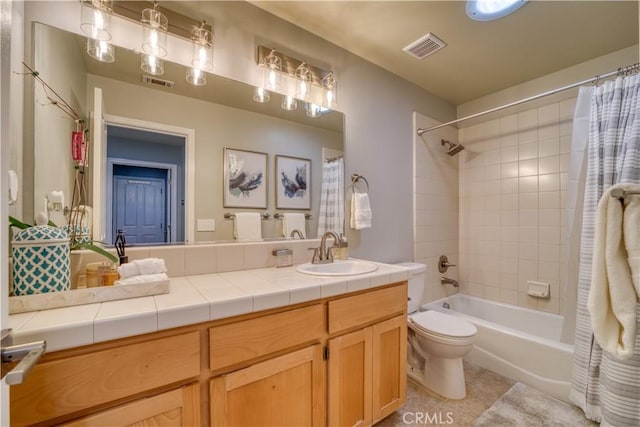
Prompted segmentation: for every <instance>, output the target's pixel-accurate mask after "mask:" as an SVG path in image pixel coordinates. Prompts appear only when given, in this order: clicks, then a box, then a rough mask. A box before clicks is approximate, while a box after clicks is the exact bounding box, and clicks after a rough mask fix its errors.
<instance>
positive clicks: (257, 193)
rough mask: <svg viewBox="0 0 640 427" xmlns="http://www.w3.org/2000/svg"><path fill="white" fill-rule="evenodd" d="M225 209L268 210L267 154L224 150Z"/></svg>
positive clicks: (232, 149) (231, 149)
mask: <svg viewBox="0 0 640 427" xmlns="http://www.w3.org/2000/svg"><path fill="white" fill-rule="evenodd" d="M223 157H224V179H223V182H224V192H223V194H224V196H223V198H224V200H223V205H224V207H225V208H255V209H266V208H267V185H266V182H267V153H260V152H257V151H246V150H237V149H235V148H225V149H224V156H223Z"/></svg>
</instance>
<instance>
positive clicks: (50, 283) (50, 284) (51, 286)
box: [11, 225, 71, 295]
mask: <svg viewBox="0 0 640 427" xmlns="http://www.w3.org/2000/svg"><path fill="white" fill-rule="evenodd" d="M11 243H12V249H11V253H12V256H13V292H14V294H15V295H27V294H39V293H43V292H56V291H68V290H69V289H70V288H71V280H69V235H68V234H67V233H66V231H64V230H61V229H59V228H55V227H49V226H47V225H38V226H35V227H30V228H26V229H24V230H20V232H18V233H17V234H16V235H15V236H14V239H13V241H12V242H11Z"/></svg>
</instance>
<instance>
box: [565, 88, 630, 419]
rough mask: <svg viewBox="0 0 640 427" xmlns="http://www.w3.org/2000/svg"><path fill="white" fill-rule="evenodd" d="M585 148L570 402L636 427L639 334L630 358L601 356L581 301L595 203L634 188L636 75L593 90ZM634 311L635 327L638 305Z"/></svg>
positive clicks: (587, 278)
mask: <svg viewBox="0 0 640 427" xmlns="http://www.w3.org/2000/svg"><path fill="white" fill-rule="evenodd" d="M587 144H588V146H587V152H588V162H587V171H586V177H587V178H586V184H585V192H584V203H583V216H582V235H581V242H580V263H579V273H578V302H577V311H576V333H575V355H574V361H573V372H572V387H571V400H572V401H573V402H574V403H576V404H577V405H578V406H579V407H581V408H582V409H583V410H584V412H585V414H586V416H587V417H589V418H590V419H593V420H596V421H601V422H602V425H614V426H617V427H624V426H635V427H637V426H639V425H640V335H636V340H635V348H634V355H633V357H632V358H630V359H627V360H618V359H616V358H614V357H613V356H612V355H610V354H608V353H606V352H604V351H603V350H602V349H601V348H600V346H599V345H598V344H597V342H596V341H595V339H594V336H593V332H592V330H591V319H590V317H589V312H588V310H587V299H588V296H589V288H590V284H591V265H592V257H593V240H594V231H595V222H596V211H597V205H598V201H599V200H600V197H601V196H602V194H603V193H604V192H605V191H606V190H607V189H608V188H609V187H610V186H612V185H614V184H617V183H640V76H639V75H633V76H627V77H618V78H616V80H615V81H609V82H606V83H605V84H604V85H602V86H600V87H597V88H595V90H593V95H592V98H591V112H590V120H589V132H588V142H587ZM638 227H640V224H638ZM636 312H637V320H638V322H639V323H640V304H636ZM638 331H640V324H639V325H638Z"/></svg>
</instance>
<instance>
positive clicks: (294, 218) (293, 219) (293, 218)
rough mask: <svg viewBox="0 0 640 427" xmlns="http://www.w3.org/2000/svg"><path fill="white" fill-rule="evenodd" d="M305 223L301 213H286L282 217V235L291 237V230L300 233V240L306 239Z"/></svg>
mask: <svg viewBox="0 0 640 427" xmlns="http://www.w3.org/2000/svg"><path fill="white" fill-rule="evenodd" d="M305 229H306V221H305V217H304V214H303V213H286V214H283V215H282V234H283V235H284V237H289V236H291V232H292V231H293V230H298V231H299V232H300V233H302V238H303V239H306V238H307V232H306V230H305Z"/></svg>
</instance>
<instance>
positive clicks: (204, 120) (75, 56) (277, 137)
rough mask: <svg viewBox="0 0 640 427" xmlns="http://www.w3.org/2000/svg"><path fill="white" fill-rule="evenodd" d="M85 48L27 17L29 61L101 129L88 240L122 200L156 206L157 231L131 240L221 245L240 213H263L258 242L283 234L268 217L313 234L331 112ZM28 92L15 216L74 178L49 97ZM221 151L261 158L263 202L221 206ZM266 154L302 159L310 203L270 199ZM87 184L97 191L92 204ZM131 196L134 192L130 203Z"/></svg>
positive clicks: (69, 127)
mask: <svg viewBox="0 0 640 427" xmlns="http://www.w3.org/2000/svg"><path fill="white" fill-rule="evenodd" d="M86 44H87V42H86V39H84V38H83V37H81V36H79V35H77V34H73V33H69V32H66V31H64V30H60V29H57V28H53V27H50V26H47V25H43V24H35V26H34V38H33V46H34V58H33V59H32V60H33V63H32V66H33V68H34V69H35V70H37V71H38V73H39V76H40V77H41V78H42V79H43V80H45V81H46V82H47V83H48V84H49V85H50V86H51V87H52V88H54V89H55V90H56V91H57V92H58V93H59V94H60V95H61V96H62V97H63V98H64V99H65V100H66V101H67V102H69V103H70V104H71V105H72V106H73V107H74V109H76V110H77V111H78V112H79V114H80V115H81V116H82V117H83V118H84V119H85V120H86V122H87V123H90V122H96V120H97V119H98V118H99V117H98V116H101V117H102V118H103V119H104V124H105V127H104V134H102V135H98V136H97V137H99V138H102V145H103V146H102V150H98V151H96V150H94V151H93V152H91V157H92V158H93V156H99V157H97V159H98V160H99V161H98V163H97V164H98V166H97V167H94V168H90V173H89V175H90V177H89V180H88V181H89V182H88V184H89V185H88V188H89V196H88V205H89V206H90V207H91V208H92V209H97V210H99V214H98V215H95V216H94V218H97V220H96V222H97V223H95V224H92V226H93V227H94V228H96V229H100V230H102V231H101V233H100V234H101V235H100V236H98V237H99V240H102V241H104V242H106V243H111V242H113V237H114V235H115V229H116V228H117V227H119V225H118V224H119V222H118V221H121V220H122V217H123V215H125V216H126V215H129V214H130V212H132V210H131V209H130V207H131V206H132V205H133V203H137V204H139V205H140V208H139V209H138V210H137V212H138V213H137V215H141V216H142V217H145V215H147V216H149V217H151V216H153V215H152V214H149V212H147V211H149V210H153V211H154V212H157V211H162V215H161V216H160V224H162V227H161V229H160V230H157V231H158V233H157V234H158V235H157V236H155V237H152V238H151V239H152V240H146V241H145V238H144V237H143V238H141V239H135V238H134V239H132V242H137V243H140V244H144V243H147V242H154V243H155V242H157V241H162V242H165V241H166V242H169V243H175V242H211V241H225V242H226V241H232V240H233V238H234V237H233V220H230V219H225V214H229V213H230V214H234V213H237V212H242V211H253V212H260V213H264V212H267V213H269V214H270V215H271V217H270V219H268V220H264V221H262V236H263V237H264V238H268V239H277V238H282V237H283V233H282V222H281V220H277V219H274V218H273V214H274V213H276V212H278V213H284V212H303V213H308V214H310V219H309V220H308V221H307V225H306V227H307V228H306V234H307V236H308V237H316V233H317V231H316V230H317V224H318V215H319V209H318V208H319V205H320V187H321V183H322V171H323V163H325V162H326V161H327V160H328V159H333V158H335V157H336V156H340V155H341V153H342V152H343V143H344V136H343V128H344V115H343V114H342V113H339V112H335V111H329V112H326V113H324V114H323V115H322V116H320V117H316V118H310V117H307V116H306V115H305V111H304V106H303V105H302V103H300V105H299V106H298V109H297V110H295V111H286V110H284V109H282V108H281V96H280V95H277V94H273V95H272V97H271V98H272V99H271V100H270V102H269V103H266V104H260V103H256V102H254V101H253V100H252V93H253V87H251V86H249V85H246V84H244V83H240V82H237V81H233V80H229V79H226V78H222V77H219V76H216V75H212V74H208V75H207V84H206V85H205V86H201V87H195V86H192V85H190V84H189V83H187V81H186V79H185V68H184V67H183V66H180V65H177V64H172V63H168V62H165V64H164V68H165V72H164V74H163V75H162V76H159V77H158V79H156V81H155V82H149V81H144V78H143V76H144V75H145V73H144V72H143V71H142V70H141V68H140V56H139V55H138V54H137V53H135V52H132V51H129V50H126V49H121V48H117V47H116V48H115V62H113V63H102V62H99V61H96V60H95V59H92V58H90V57H89V56H88V55H87V54H86ZM166 82H169V83H166ZM169 86H170V87H169ZM32 94H33V110H32V111H29V108H27V109H26V110H27V111H26V113H25V120H26V122H27V123H26V124H25V126H26V128H28V127H29V126H32V127H33V146H32V147H33V150H32V156H31V155H30V154H29V153H30V151H31V150H28V149H27V150H26V151H25V158H26V159H28V160H27V161H29V159H30V158H31V157H32V158H33V165H32V167H33V175H34V178H33V187H32V188H31V189H29V188H28V187H26V188H25V194H24V196H23V197H25V199H29V200H33V205H32V206H31V205H30V203H28V202H27V203H25V214H26V217H27V218H28V217H29V215H32V214H33V215H34V216H35V215H36V214H37V213H38V212H40V211H41V210H43V209H44V206H45V205H47V204H48V205H49V206H51V203H50V201H49V199H50V198H51V194H52V192H60V191H61V192H62V193H63V194H64V195H65V204H66V205H68V204H69V201H70V199H71V194H72V191H73V186H74V173H73V172H74V162H73V160H72V159H71V132H72V131H73V130H74V128H75V124H74V122H73V121H72V120H71V119H70V118H68V117H66V116H65V115H64V114H63V113H62V112H61V111H60V110H59V109H57V108H55V106H53V105H51V103H50V102H49V101H48V100H47V97H48V94H47V92H46V90H45V89H44V88H43V87H42V86H41V85H39V84H37V83H35V84H34V86H33V93H32ZM98 98H101V99H98ZM30 103H31V100H30V99H27V101H26V104H27V105H30ZM100 109H101V110H102V111H101V112H100V111H99V110H100ZM89 128H91V127H89ZM95 138H96V135H91V139H93V140H95ZM225 148H227V149H235V150H239V151H241V152H247V153H261V154H265V155H266V171H265V172H266V173H265V174H264V176H263V177H262V179H263V184H264V186H265V187H264V188H265V190H266V208H254V207H249V208H243V207H237V206H234V205H232V204H231V205H230V204H227V205H226V207H225V204H224V195H223V192H224V188H223V174H224V167H223V165H224V159H223V157H224V153H225ZM227 151H228V150H227ZM277 156H287V157H288V158H289V157H290V158H298V159H305V164H307V165H309V167H310V176H309V182H310V185H309V190H310V209H308V210H307V209H298V210H296V209H282V208H281V206H282V205H277V197H276V196H277V194H276V189H277V185H276V184H277V177H276V174H277V171H276V157H277ZM278 158H280V159H282V157H278ZM91 160H93V159H91ZM307 160H308V162H306V161H307ZM90 164H91V163H90ZM283 164H284V163H283ZM92 180H95V181H96V182H95V184H97V186H96V185H94V183H93V182H92ZM123 183H126V184H129V185H126V184H123ZM131 183H133V184H131ZM94 188H99V189H100V190H99V191H101V194H100V197H99V198H100V199H101V200H100V202H99V203H98V201H97V200H96V196H95V191H94V190H92V189H94ZM56 194H59V193H56ZM132 194H139V195H141V196H139V197H140V198H138V199H135V201H134V199H131V197H133V196H132ZM153 194H162V197H160V198H158V197H154V196H153ZM94 201H95V202H96V203H95V206H94V203H93V202H94ZM125 207H127V208H128V209H125ZM305 207H306V206H305ZM49 213H50V217H51V219H52V220H54V222H56V223H64V222H65V219H64V214H63V212H58V211H55V210H51V209H50V212H49ZM119 218H120V219H119ZM154 218H155V217H154ZM155 220H156V223H154V224H155V225H154V227H155V228H158V227H157V220H158V219H157V218H155ZM212 229H213V230H212ZM95 237H96V236H95V234H94V238H95Z"/></svg>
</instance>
